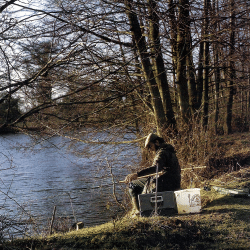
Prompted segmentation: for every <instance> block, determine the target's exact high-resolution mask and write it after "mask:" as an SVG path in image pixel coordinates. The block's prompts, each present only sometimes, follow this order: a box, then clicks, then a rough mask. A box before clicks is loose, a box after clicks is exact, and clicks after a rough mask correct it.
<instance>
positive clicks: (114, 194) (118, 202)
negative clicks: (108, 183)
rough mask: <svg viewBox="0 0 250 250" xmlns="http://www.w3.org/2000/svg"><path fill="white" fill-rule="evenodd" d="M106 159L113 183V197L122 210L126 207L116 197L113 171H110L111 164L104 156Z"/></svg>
mask: <svg viewBox="0 0 250 250" xmlns="http://www.w3.org/2000/svg"><path fill="white" fill-rule="evenodd" d="M106 161H107V164H108V167H109V169H110V174H111V177H112V183H113V197H114V199H115V201H116V203H117V204H118V205H119V206H120V207H122V208H123V209H124V210H126V207H125V206H124V205H123V204H122V203H121V202H120V201H118V199H117V196H116V186H115V184H116V183H115V179H114V175H113V172H112V166H111V165H110V164H109V162H108V159H107V158H106Z"/></svg>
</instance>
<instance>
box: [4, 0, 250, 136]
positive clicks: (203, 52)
mask: <svg viewBox="0 0 250 250" xmlns="http://www.w3.org/2000/svg"><path fill="white" fill-rule="evenodd" d="M249 9H250V6H249V2H248V0H203V1H197V0H163V1H154V0H146V1H139V0H137V1H135V0H124V1H123V0H122V1H109V0H97V1H88V0H72V1H70V0H67V1H64V0H53V1H49V2H47V1H36V0H31V1H18V0H9V1H0V15H1V19H0V22H1V25H0V58H1V60H0V65H1V66H0V79H1V85H0V110H1V112H0V130H1V131H2V132H5V131H11V130H13V129H14V130H17V131H20V132H22V131H26V130H30V129H33V130H34V129H36V130H38V131H39V130H40V131H41V130H43V129H45V128H46V130H51V131H53V133H60V134H63V133H64V132H65V131H72V132H73V131H74V133H75V136H76V137H77V134H78V132H79V131H80V130H81V128H83V127H85V128H86V127H95V128H109V129H111V128H127V129H132V131H133V132H134V133H136V135H137V137H138V138H141V137H143V136H145V135H146V134H147V133H148V132H152V131H153V130H155V131H157V132H158V133H159V134H160V135H163V136H164V135H165V134H166V131H169V129H171V131H172V132H173V135H176V134H180V133H181V131H185V132H186V131H188V132H190V133H191V134H193V133H194V128H196V127H197V126H198V127H199V131H201V130H202V131H212V133H214V134H230V133H232V132H234V131H248V130H249V119H250V117H249V108H250V95H249V93H250V88H249V86H250V64H249V53H250V47H249V43H250V39H249V36H250V30H249V26H250V20H249V19H250V16H249V15H250V11H249ZM197 132H198V131H197V130H195V133H197Z"/></svg>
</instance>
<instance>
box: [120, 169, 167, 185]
mask: <svg viewBox="0 0 250 250" xmlns="http://www.w3.org/2000/svg"><path fill="white" fill-rule="evenodd" d="M162 174H163V171H161V172H158V175H162ZM155 175H156V173H153V174H147V175H144V176H139V177H138V178H137V179H142V178H148V177H152V176H155ZM119 183H126V182H125V181H119Z"/></svg>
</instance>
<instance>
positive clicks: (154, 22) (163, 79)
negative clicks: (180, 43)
mask: <svg viewBox="0 0 250 250" xmlns="http://www.w3.org/2000/svg"><path fill="white" fill-rule="evenodd" d="M148 9H149V26H150V27H149V38H150V43H151V46H150V48H151V52H152V53H151V54H152V55H153V56H152V59H153V60H152V61H153V64H154V72H155V76H156V77H155V79H156V82H157V84H158V88H159V91H160V95H161V98H162V103H163V108H164V111H165V112H166V117H167V122H168V124H167V125H171V126H172V127H173V129H174V130H175V131H176V120H175V117H174V111H173V107H172V101H171V97H170V91H169V86H168V80H167V75H166V70H165V66H164V61H163V56H162V51H161V44H160V34H159V18H158V14H157V4H156V2H155V1H154V0H148Z"/></svg>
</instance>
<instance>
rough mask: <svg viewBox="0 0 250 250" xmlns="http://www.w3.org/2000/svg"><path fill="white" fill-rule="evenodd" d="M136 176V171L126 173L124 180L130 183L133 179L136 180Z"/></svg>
mask: <svg viewBox="0 0 250 250" xmlns="http://www.w3.org/2000/svg"><path fill="white" fill-rule="evenodd" d="M137 178H138V176H137V173H133V174H128V175H127V176H126V178H125V180H124V182H125V183H130V182H131V181H133V180H136V179H137Z"/></svg>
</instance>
